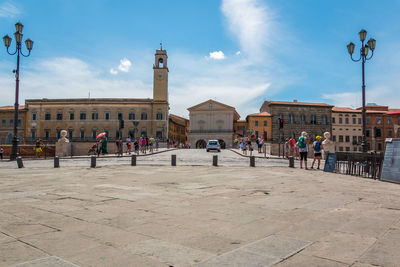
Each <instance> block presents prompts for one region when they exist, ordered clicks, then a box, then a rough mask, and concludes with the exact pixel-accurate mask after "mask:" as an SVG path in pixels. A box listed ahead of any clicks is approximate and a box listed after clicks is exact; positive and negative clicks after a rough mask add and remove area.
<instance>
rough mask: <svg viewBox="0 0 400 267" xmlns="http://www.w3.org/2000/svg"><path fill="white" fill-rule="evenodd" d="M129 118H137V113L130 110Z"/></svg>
mask: <svg viewBox="0 0 400 267" xmlns="http://www.w3.org/2000/svg"><path fill="white" fill-rule="evenodd" d="M129 119H130V120H135V113H134V112H130V113H129Z"/></svg>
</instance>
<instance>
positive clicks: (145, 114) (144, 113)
mask: <svg viewBox="0 0 400 267" xmlns="http://www.w3.org/2000/svg"><path fill="white" fill-rule="evenodd" d="M140 119H141V120H142V121H145V120H147V113H146V112H142V114H141V115H140Z"/></svg>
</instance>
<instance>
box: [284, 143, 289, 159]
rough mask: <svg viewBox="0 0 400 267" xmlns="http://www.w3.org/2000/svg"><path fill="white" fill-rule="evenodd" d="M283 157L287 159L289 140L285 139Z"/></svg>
mask: <svg viewBox="0 0 400 267" xmlns="http://www.w3.org/2000/svg"><path fill="white" fill-rule="evenodd" d="M285 156H286V158H287V159H288V158H289V138H286V141H285Z"/></svg>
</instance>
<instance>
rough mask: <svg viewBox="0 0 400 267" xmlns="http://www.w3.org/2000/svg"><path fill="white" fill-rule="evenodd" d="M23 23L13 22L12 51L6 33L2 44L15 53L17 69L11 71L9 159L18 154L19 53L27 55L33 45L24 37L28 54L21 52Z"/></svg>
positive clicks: (9, 39) (13, 158)
mask: <svg viewBox="0 0 400 267" xmlns="http://www.w3.org/2000/svg"><path fill="white" fill-rule="evenodd" d="M23 27H24V26H23V25H22V24H21V23H20V22H18V23H17V24H15V29H16V30H17V31H16V32H15V33H14V37H15V42H16V49H15V52H14V53H11V52H10V51H9V48H10V45H11V41H12V39H11V37H10V36H8V35H6V36H4V37H3V41H4V45H5V46H6V48H7V53H8V54H9V55H15V54H17V69H16V70H13V73H15V104H14V136H13V140H12V150H11V155H10V160H15V159H16V158H17V156H18V130H17V128H18V106H19V104H18V97H19V61H20V55H22V56H24V57H29V55H30V54H31V50H32V47H33V41H32V40H31V39H26V41H25V45H26V49H28V54H27V55H25V54H23V53H22V50H21V48H22V36H23V34H22V29H23Z"/></svg>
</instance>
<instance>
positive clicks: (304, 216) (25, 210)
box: [0, 152, 400, 267]
mask: <svg viewBox="0 0 400 267" xmlns="http://www.w3.org/2000/svg"><path fill="white" fill-rule="evenodd" d="M168 153H169V152H168ZM184 153H191V152H184ZM230 153H231V154H232V155H235V154H234V153H232V152H230ZM165 154H166V153H165ZM159 155H160V156H161V154H159ZM182 155H183V154H181V156H182ZM219 155H222V156H223V154H219ZM228 155H230V154H227V158H229V157H231V156H228ZM166 156H167V155H166ZM187 156H188V157H189V154H188V155H187ZM209 156H210V157H211V155H209V154H205V156H204V157H205V158H207V159H208V157H209ZM222 156H221V157H222ZM193 157H194V158H193V160H195V158H196V157H197V156H196V157H195V156H193ZM232 157H233V159H231V160H234V161H235V160H238V162H239V159H236V158H235V156H232ZM178 158H179V157H178ZM200 158H201V157H200ZM243 159H244V160H245V161H244V162H245V163H248V159H246V158H243ZM33 162H34V161H33ZM36 162H37V164H39V166H38V167H35V166H34V165H32V166H29V168H28V167H26V168H24V169H15V168H14V167H13V168H11V167H5V166H3V167H2V168H1V169H0V266H65V267H67V266H272V265H274V266H399V262H400V253H398V248H399V246H400V190H399V189H400V187H399V185H398V184H391V183H385V182H380V181H374V180H369V179H362V178H357V177H351V176H344V175H337V174H331V173H323V172H322V171H305V170H299V169H289V168H287V167H274V166H262V167H256V168H250V167H248V166H247V164H246V166H245V165H243V166H230V165H229V161H228V160H227V159H226V163H227V164H226V165H225V166H221V167H212V166H177V167H171V166H155V165H146V166H136V167H131V166H129V165H128V164H116V165H111V164H105V163H104V165H103V166H101V167H99V168H96V169H90V168H89V167H88V165H87V166H86V167H62V168H59V169H53V168H47V167H46V166H43V165H40V164H44V163H45V161H36ZM157 162H158V161H156V163H157ZM3 163H4V162H2V163H1V164H3ZM178 163H179V161H178ZM1 164H0V165H1ZM4 164H6V163H4ZM158 164H159V165H167V164H160V162H158ZM178 165H179V164H178ZM209 165H211V162H210V164H209Z"/></svg>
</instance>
